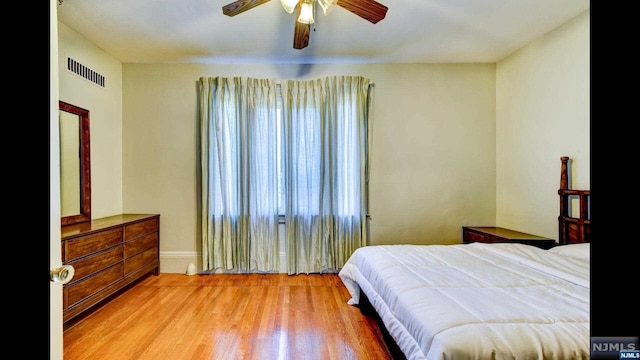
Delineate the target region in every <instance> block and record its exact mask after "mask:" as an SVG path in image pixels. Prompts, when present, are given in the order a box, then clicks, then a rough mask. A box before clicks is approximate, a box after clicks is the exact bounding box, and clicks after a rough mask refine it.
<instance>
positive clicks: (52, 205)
mask: <svg viewBox="0 0 640 360" xmlns="http://www.w3.org/2000/svg"><path fill="white" fill-rule="evenodd" d="M57 2H58V0H49V74H50V75H49V134H50V135H49V170H50V171H49V194H50V195H49V196H50V199H49V217H50V219H49V249H50V250H49V268H50V269H55V268H58V267H60V266H62V251H61V250H60V157H59V149H60V145H59V140H60V139H59V133H58V97H59V95H58V94H59V90H58V82H59V81H58V79H59V77H58V8H57ZM49 314H50V315H49V360H62V357H63V356H62V348H63V341H62V333H63V328H62V284H59V283H54V282H49Z"/></svg>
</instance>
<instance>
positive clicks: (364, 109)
mask: <svg viewBox="0 0 640 360" xmlns="http://www.w3.org/2000/svg"><path fill="white" fill-rule="evenodd" d="M370 85H371V81H370V80H369V79H366V78H363V77H359V76H335V77H327V78H323V79H318V80H312V81H293V80H290V81H284V82H282V85H281V87H282V106H283V111H282V119H283V127H284V140H283V143H284V150H283V157H284V169H285V170H284V178H285V188H286V192H285V194H286V196H285V199H286V200H285V201H286V223H287V233H286V243H287V272H288V273H289V274H298V273H317V272H332V271H337V270H339V269H340V268H341V267H342V266H343V265H344V263H345V262H346V261H347V259H348V258H349V256H351V253H353V251H354V250H355V249H357V248H359V247H361V246H364V245H366V243H367V232H366V210H367V203H366V202H367V193H366V179H367V169H368V162H367V159H368V141H369V138H368V137H369V136H370V131H369V129H368V128H369V124H368V121H369V102H370V96H369V88H370Z"/></svg>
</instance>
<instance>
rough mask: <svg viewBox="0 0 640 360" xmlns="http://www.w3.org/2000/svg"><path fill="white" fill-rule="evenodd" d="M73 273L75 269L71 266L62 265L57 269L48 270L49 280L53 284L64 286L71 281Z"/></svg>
mask: <svg viewBox="0 0 640 360" xmlns="http://www.w3.org/2000/svg"><path fill="white" fill-rule="evenodd" d="M75 273H76V269H74V268H73V265H62V266H61V267H59V268H55V269H51V270H49V279H50V281H52V282H55V283H60V284H66V283H68V282H69V281H71V279H73V275H74V274H75Z"/></svg>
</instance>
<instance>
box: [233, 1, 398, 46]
mask: <svg viewBox="0 0 640 360" xmlns="http://www.w3.org/2000/svg"><path fill="white" fill-rule="evenodd" d="M268 1H270V0H236V1H234V2H232V3H229V4H227V5H225V6H223V7H222V13H223V14H225V15H227V16H236V15H238V14H241V13H243V12H245V11H247V10H249V9H252V8H254V7H256V6H258V5H262V4H264V3H266V2H268ZM280 1H281V3H282V7H283V8H284V9H285V11H287V12H288V13H292V12H293V11H294V10H295V11H296V21H295V27H294V30H293V48H294V49H304V48H305V47H307V46H308V45H309V34H310V32H311V24H312V23H313V22H314V19H313V13H314V5H315V2H316V1H317V2H318V3H319V4H320V7H322V10H323V12H324V14H325V15H328V14H329V12H330V11H331V10H332V9H333V8H334V7H335V5H338V6H340V7H342V8H344V9H346V10H348V11H350V12H352V13H354V14H356V15H358V16H360V17H361V18H363V19H365V20H367V21H369V22H371V23H373V24H375V23H377V22H378V21H380V20H382V19H384V17H385V16H386V15H387V9H388V8H387V7H386V6H384V5H382V4H380V3H379V2H377V1H375V0H280Z"/></svg>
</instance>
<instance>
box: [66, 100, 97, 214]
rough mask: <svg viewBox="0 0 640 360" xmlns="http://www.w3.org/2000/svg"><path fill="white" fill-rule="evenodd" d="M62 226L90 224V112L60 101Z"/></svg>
mask: <svg viewBox="0 0 640 360" xmlns="http://www.w3.org/2000/svg"><path fill="white" fill-rule="evenodd" d="M59 103H60V116H59V119H60V120H59V126H60V214H61V216H62V217H61V219H60V220H61V221H60V222H61V225H62V226H64V225H71V224H77V223H81V222H85V221H90V220H91V152H90V146H89V110H86V109H83V108H80V107H77V106H75V105H71V104H69V103H66V102H63V101H60V102H59Z"/></svg>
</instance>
